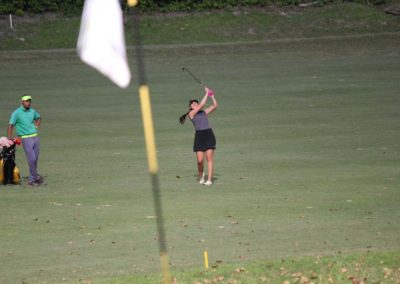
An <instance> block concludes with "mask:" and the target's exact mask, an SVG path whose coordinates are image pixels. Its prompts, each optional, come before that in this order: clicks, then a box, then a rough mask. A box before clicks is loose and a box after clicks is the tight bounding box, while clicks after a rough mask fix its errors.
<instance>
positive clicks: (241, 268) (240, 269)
mask: <svg viewBox="0 0 400 284" xmlns="http://www.w3.org/2000/svg"><path fill="white" fill-rule="evenodd" d="M235 272H237V273H241V272H246V269H244V268H243V267H238V268H236V269H235Z"/></svg>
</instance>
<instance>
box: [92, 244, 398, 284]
mask: <svg viewBox="0 0 400 284" xmlns="http://www.w3.org/2000/svg"><path fill="white" fill-rule="evenodd" d="M398 255H399V253H398V252H379V253H377V252H368V253H355V254H352V255H351V256H342V255H335V256H315V257H302V258H297V259H296V258H288V259H285V258H282V259H280V260H274V261H271V260H269V261H268V260H265V261H254V262H251V263H247V264H245V265H244V266H238V265H232V264H223V263H221V262H217V263H214V264H213V265H212V267H211V268H209V269H199V268H197V269H191V270H186V271H174V273H173V277H172V278H173V279H174V281H175V282H174V283H350V282H351V281H353V282H354V283H361V281H363V283H382V282H383V283H398V280H399V278H400V270H399V267H398V266H396V265H393V264H398V263H399V262H400V259H399V256H398ZM160 280H161V278H160V276H159V275H155V274H147V275H140V274H139V275H134V276H130V277H119V278H114V279H108V280H105V281H104V282H103V281H101V282H99V283H110V284H122V283H159V282H160Z"/></svg>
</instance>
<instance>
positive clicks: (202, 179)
mask: <svg viewBox="0 0 400 284" xmlns="http://www.w3.org/2000/svg"><path fill="white" fill-rule="evenodd" d="M205 175H206V174H205V173H203V175H202V176H201V178H200V179H199V184H204V177H205Z"/></svg>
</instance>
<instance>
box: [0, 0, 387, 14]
mask: <svg viewBox="0 0 400 284" xmlns="http://www.w3.org/2000/svg"><path fill="white" fill-rule="evenodd" d="M310 1H311V0H141V1H139V8H140V10H141V11H142V12H157V11H158V12H178V11H199V10H200V11H201V10H208V9H223V8H229V7H237V6H263V5H268V4H275V5H280V6H290V5H298V4H300V3H306V2H310ZM387 1H388V0H353V1H345V0H343V1H340V2H361V3H365V4H367V5H380V4H384V3H386V2H387ZM318 2H320V4H325V3H332V2H337V1H335V0H320V1H318ZM83 3H84V0H2V1H1V2H0V14H9V13H11V14H15V15H21V14H23V13H24V12H28V13H34V14H39V13H43V12H57V13H62V14H64V15H79V14H80V12H81V10H82V7H83ZM121 4H122V6H123V8H124V9H126V8H127V7H126V6H127V4H126V1H125V0H121Z"/></svg>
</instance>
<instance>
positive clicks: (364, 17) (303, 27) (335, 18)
mask: <svg viewBox="0 0 400 284" xmlns="http://www.w3.org/2000/svg"><path fill="white" fill-rule="evenodd" d="M130 17H131V16H130V15H127V19H128V20H127V24H126V34H127V44H128V45H132V44H134V42H133V40H132V21H131V19H130ZM141 20H142V25H141V30H142V33H143V41H144V43H145V44H183V43H185V44H193V43H219V42H232V41H240V42H242V41H265V40H276V39H282V38H308V37H326V36H344V35H355V34H356V35H358V34H365V33H388V32H398V31H399V29H400V18H399V17H395V16H392V15H388V14H385V13H384V11H383V9H382V8H379V7H378V8H376V7H374V6H366V5H361V4H356V3H345V4H337V5H326V6H323V7H312V8H307V9H302V8H299V7H290V8H279V7H274V6H272V7H265V8H257V9H255V8H254V9H250V8H240V9H239V8H236V9H231V10H229V9H227V10H220V11H208V12H199V13H193V14H182V13H177V14H153V15H142V17H141ZM79 21H80V19H79V18H69V19H65V18H60V17H57V16H42V17H40V18H21V17H14V26H15V31H11V30H10V29H9V28H8V27H9V23H8V17H5V16H3V17H2V18H0V25H1V27H2V28H1V30H0V50H9V49H12V50H14V49H35V48H40V49H46V48H49V49H52V48H74V47H75V46H76V38H77V35H78V32H79Z"/></svg>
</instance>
